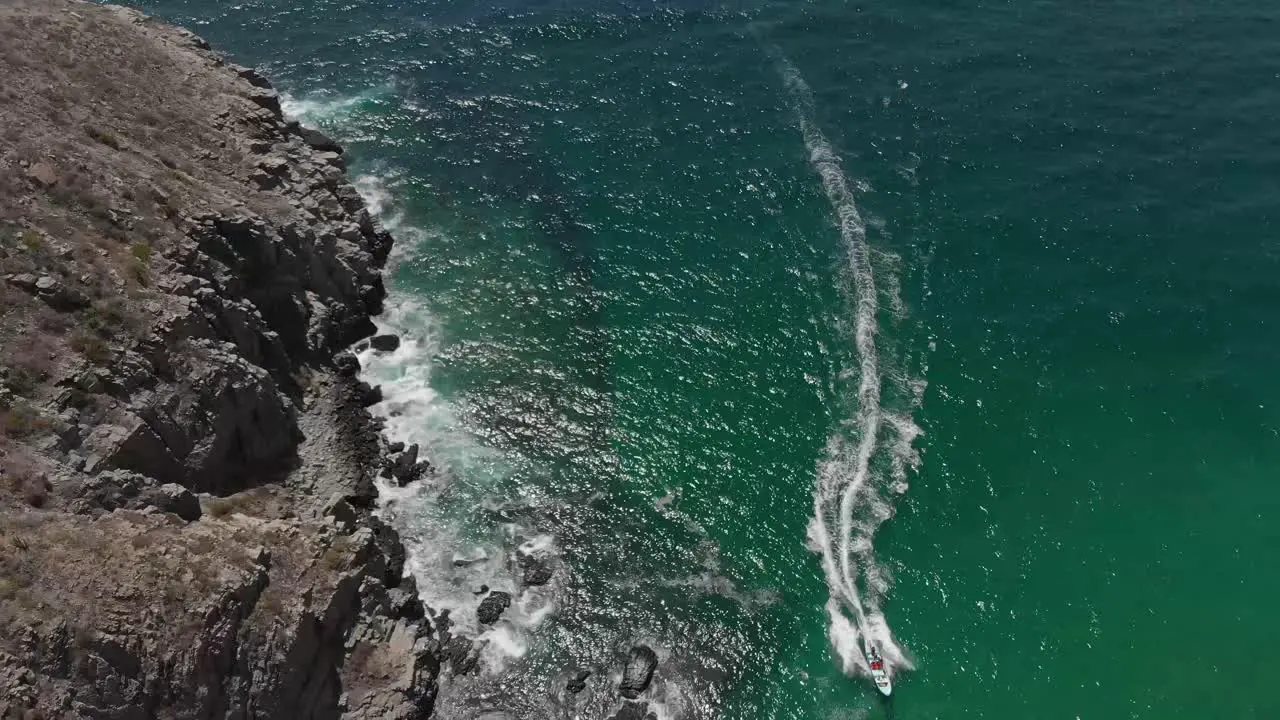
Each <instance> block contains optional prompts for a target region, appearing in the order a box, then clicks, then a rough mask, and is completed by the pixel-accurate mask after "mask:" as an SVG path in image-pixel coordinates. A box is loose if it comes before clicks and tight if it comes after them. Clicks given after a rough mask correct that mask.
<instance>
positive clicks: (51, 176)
mask: <svg viewBox="0 0 1280 720" xmlns="http://www.w3.org/2000/svg"><path fill="white" fill-rule="evenodd" d="M27 177H28V178H30V179H31V180H33V181H35V183H36V184H37V185H39V186H40V187H46V188H47V187H53V186H54V185H57V184H58V173H57V172H56V171H55V170H54V169H53V166H52V165H50V164H49V163H46V162H38V163H36V164H35V165H32V166H31V167H29V168H27Z"/></svg>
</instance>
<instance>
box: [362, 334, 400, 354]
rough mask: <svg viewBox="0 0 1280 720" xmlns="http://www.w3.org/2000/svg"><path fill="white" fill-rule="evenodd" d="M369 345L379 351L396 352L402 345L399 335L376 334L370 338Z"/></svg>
mask: <svg viewBox="0 0 1280 720" xmlns="http://www.w3.org/2000/svg"><path fill="white" fill-rule="evenodd" d="M369 347H371V348H373V349H374V350H377V351H378V352H395V351H396V348H399V347H400V336H399V335H391V334H387V335H374V336H373V337H371V338H369Z"/></svg>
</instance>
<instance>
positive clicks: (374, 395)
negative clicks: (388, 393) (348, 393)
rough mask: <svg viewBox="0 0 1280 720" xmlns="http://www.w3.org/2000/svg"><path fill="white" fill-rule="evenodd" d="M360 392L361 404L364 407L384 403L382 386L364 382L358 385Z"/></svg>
mask: <svg viewBox="0 0 1280 720" xmlns="http://www.w3.org/2000/svg"><path fill="white" fill-rule="evenodd" d="M357 387H358V389H359V392H360V404H361V406H363V407H370V406H372V405H377V404H378V403H380V402H382V386H381V385H370V384H369V383H367V382H364V381H363V380H361V381H360V383H359V384H358V385H357Z"/></svg>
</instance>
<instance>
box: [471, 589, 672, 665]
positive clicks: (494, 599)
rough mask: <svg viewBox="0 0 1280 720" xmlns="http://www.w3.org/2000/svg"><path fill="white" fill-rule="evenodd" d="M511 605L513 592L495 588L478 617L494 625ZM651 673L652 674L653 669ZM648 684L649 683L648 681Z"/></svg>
mask: <svg viewBox="0 0 1280 720" xmlns="http://www.w3.org/2000/svg"><path fill="white" fill-rule="evenodd" d="M509 607H511V593H505V592H502V591H501V590H495V591H493V592H491V593H489V596H488V597H486V598H485V599H484V600H481V601H480V607H479V608H476V619H477V620H479V621H480V622H481V623H483V624H485V625H492V624H494V623H496V622H498V618H499V617H501V616H502V612H503V611H504V610H506V609H507V608H509ZM650 652H652V651H650ZM654 664H655V665H656V664H657V659H656V658H655V659H654ZM650 674H652V671H651V673H650ZM646 684H648V683H647V682H646Z"/></svg>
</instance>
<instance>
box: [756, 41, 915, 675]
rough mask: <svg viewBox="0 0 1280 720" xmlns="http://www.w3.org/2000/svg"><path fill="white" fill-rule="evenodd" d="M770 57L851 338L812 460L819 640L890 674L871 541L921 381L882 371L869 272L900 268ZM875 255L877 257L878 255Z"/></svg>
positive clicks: (889, 640) (848, 661)
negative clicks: (789, 109)
mask: <svg viewBox="0 0 1280 720" xmlns="http://www.w3.org/2000/svg"><path fill="white" fill-rule="evenodd" d="M774 57H775V60H776V61H777V64H778V69H779V72H780V74H781V76H782V79H783V82H784V84H785V85H786V88H787V91H788V93H789V95H790V96H791V99H792V102H793V103H794V107H795V112H796V118H797V121H798V124H799V127H800V132H801V134H802V135H803V137H804V143H805V148H806V150H807V151H808V153H809V163H810V165H811V166H812V167H813V169H814V171H815V172H817V174H818V176H819V177H820V178H821V179H822V187H823V190H824V191H825V193H826V196H827V199H828V201H829V202H830V203H831V207H832V209H833V210H834V211H835V214H836V217H837V220H838V223H839V228H840V236H841V239H842V245H843V250H844V253H845V258H844V260H845V262H846V272H845V274H844V275H845V277H844V281H845V288H844V290H845V297H846V301H847V302H848V303H849V305H850V306H851V308H850V310H851V313H850V314H851V316H852V318H853V321H852V323H851V324H850V325H848V326H847V327H846V328H845V330H844V331H845V332H846V333H848V334H851V335H852V338H851V340H852V346H853V349H854V358H855V362H854V364H855V365H856V367H854V368H850V369H849V370H848V371H846V372H845V373H843V375H844V376H845V377H842V380H844V379H845V378H848V379H849V380H852V379H854V378H856V383H857V384H856V391H855V392H853V393H850V404H851V406H852V407H851V413H850V414H851V417H850V418H849V419H848V420H846V421H844V422H843V423H841V426H840V427H838V428H837V429H836V431H835V432H834V433H833V434H832V436H831V438H830V439H829V440H828V442H827V446H826V450H825V453H824V457H823V460H822V461H821V463H820V464H819V467H818V478H817V487H816V488H815V491H814V495H813V520H812V521H811V523H810V525H809V533H808V534H809V541H810V544H811V547H812V548H813V549H814V551H815V552H818V553H820V554H821V556H822V569H823V572H824V574H825V575H826V581H827V585H828V587H829V589H830V599H829V600H828V601H827V606H826V609H827V613H828V615H829V616H830V626H829V629H828V635H829V637H830V640H831V643H832V646H833V648H834V649H835V652H836V654H837V655H838V656H839V657H840V660H841V662H842V664H843V669H844V671H845V673H847V674H850V675H853V674H863V675H869V674H870V668H869V667H868V665H867V661H866V655H867V653H868V648H869V647H870V646H875V647H878V648H879V651H880V654H881V656H882V657H883V659H884V662H885V666H886V671H887V672H888V673H889V674H890V675H892V674H893V672H894V671H895V670H901V669H911V668H912V667H913V666H912V664H911V661H910V659H909V658H908V657H907V654H906V653H905V652H904V651H903V649H902V648H901V647H900V646H899V645H898V644H897V643H896V642H895V641H894V639H893V633H892V631H891V630H890V628H889V625H888V622H887V621H886V620H885V617H884V613H883V612H882V611H881V609H880V608H881V603H882V601H883V599H884V597H885V594H886V593H887V591H888V589H889V586H890V577H889V573H888V570H887V569H886V568H884V567H883V566H881V565H879V564H877V563H876V559H875V554H874V548H873V547H872V539H873V537H874V535H875V532H876V530H877V529H878V528H879V527H880V525H881V524H882V523H883V522H884V521H885V520H887V519H889V518H890V517H891V516H892V515H893V500H894V499H895V497H896V496H898V495H900V494H901V493H902V492H905V490H906V479H907V473H908V472H909V470H910V469H911V468H914V467H915V466H916V464H917V463H918V462H919V455H918V453H917V451H916V450H915V448H914V446H913V443H914V441H915V439H916V438H917V437H918V436H919V435H920V432H921V431H920V428H919V427H917V426H916V424H915V423H914V422H913V421H912V419H911V410H913V409H914V408H915V407H916V406H918V404H919V401H920V398H921V397H922V395H923V390H924V383H923V381H912V380H911V379H910V378H909V377H907V375H906V373H904V372H899V371H886V370H885V368H883V367H882V366H881V357H880V352H879V349H878V347H877V338H878V332H879V326H878V323H879V318H880V315H881V307H880V294H879V293H878V292H877V287H876V280H877V276H876V272H875V268H876V266H877V265H878V266H880V267H881V269H882V271H883V272H891V271H892V270H893V269H894V268H895V267H896V266H897V265H898V264H899V263H898V262H897V258H896V257H888V256H887V255H888V254H887V252H886V251H882V250H878V249H875V248H873V247H872V246H871V245H870V244H869V243H868V241H867V227H866V224H865V222H864V221H863V219H862V216H861V214H860V213H859V211H858V207H857V205H856V203H855V202H854V194H853V190H852V189H851V188H850V182H849V179H848V178H847V177H846V176H845V174H844V172H843V171H842V170H841V168H840V162H839V158H838V157H837V155H836V153H835V151H834V150H833V149H832V147H831V144H830V143H829V142H828V141H827V138H826V136H825V135H824V134H823V133H822V130H821V129H820V128H819V127H818V125H817V123H816V121H815V113H814V100H813V92H812V90H811V89H810V88H809V85H808V84H807V83H806V82H805V80H804V78H803V77H802V76H801V75H800V72H799V71H798V70H797V69H796V67H795V66H794V65H792V64H791V62H790V61H788V60H787V59H786V58H785V57H782V56H781V54H780V53H778V52H776V51H775V52H774ZM882 255H883V256H886V257H880V258H879V259H877V258H878V256H882ZM884 285H885V287H886V288H888V289H889V291H890V292H891V293H893V294H895V295H896V288H897V285H898V283H897V282H896V277H890V278H886V282H885V283H884ZM887 306H888V308H889V312H894V311H899V312H900V310H896V309H897V308H900V307H901V304H900V302H898V301H897V299H896V298H894V297H891V298H890V301H889V302H888V303H887ZM889 386H892V388H893V390H894V391H895V392H893V396H894V397H895V398H897V397H902V398H905V402H901V403H895V404H899V405H903V406H904V408H903V409H902V410H899V411H892V410H889V409H886V407H885V406H884V405H883V404H882V393H883V392H884V391H885V390H886V388H887V387H889Z"/></svg>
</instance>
